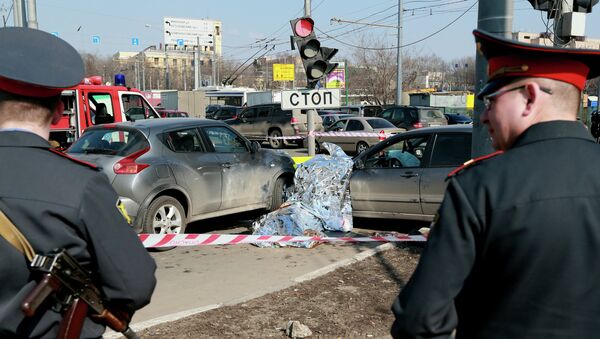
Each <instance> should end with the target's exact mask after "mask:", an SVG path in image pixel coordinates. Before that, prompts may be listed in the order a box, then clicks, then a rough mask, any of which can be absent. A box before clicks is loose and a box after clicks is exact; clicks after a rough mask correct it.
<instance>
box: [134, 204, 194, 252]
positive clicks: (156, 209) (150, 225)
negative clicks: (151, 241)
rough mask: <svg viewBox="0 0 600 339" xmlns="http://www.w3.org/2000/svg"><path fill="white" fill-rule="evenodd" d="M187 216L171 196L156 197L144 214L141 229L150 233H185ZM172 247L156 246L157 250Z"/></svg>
mask: <svg viewBox="0 0 600 339" xmlns="http://www.w3.org/2000/svg"><path fill="white" fill-rule="evenodd" d="M186 226H187V218H186V216H185V210H184V209H183V206H181V203H179V201H178V200H177V199H175V198H173V197H170V196H166V195H165V196H161V197H158V198H156V200H154V201H153V202H152V203H151V204H150V206H148V209H147V210H146V213H145V214H144V218H143V219H142V230H143V231H144V232H145V233H150V234H172V233H175V234H180V233H185V228H186ZM172 248H173V247H160V248H156V249H155V250H157V251H166V250H170V249H172Z"/></svg>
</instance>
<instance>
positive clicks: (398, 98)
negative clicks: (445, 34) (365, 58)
mask: <svg viewBox="0 0 600 339" xmlns="http://www.w3.org/2000/svg"><path fill="white" fill-rule="evenodd" d="M396 105H402V0H398V47H397V50H396Z"/></svg>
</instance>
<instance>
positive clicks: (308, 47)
mask: <svg viewBox="0 0 600 339" xmlns="http://www.w3.org/2000/svg"><path fill="white" fill-rule="evenodd" d="M290 24H291V25H292V32H293V33H294V35H293V36H292V39H293V41H294V42H295V43H296V46H297V47H298V51H299V52H300V58H301V59H302V64H303V65H304V71H305V72H306V78H307V87H308V88H315V86H316V84H317V82H318V81H319V79H321V78H322V77H324V76H325V75H327V74H329V73H331V71H333V70H334V69H335V68H336V67H337V65H338V64H337V63H332V62H331V61H330V60H331V58H333V56H334V55H335V54H336V53H337V51H338V50H337V49H336V48H329V47H321V43H320V42H319V40H318V39H317V36H316V35H315V32H314V26H315V23H314V21H313V20H312V19H311V18H309V17H302V18H298V19H294V20H290ZM292 47H293V45H292Z"/></svg>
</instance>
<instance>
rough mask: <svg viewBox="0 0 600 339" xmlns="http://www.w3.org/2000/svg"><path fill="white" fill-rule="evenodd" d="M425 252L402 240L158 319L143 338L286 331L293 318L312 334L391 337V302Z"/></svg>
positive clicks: (248, 335)
mask: <svg viewBox="0 0 600 339" xmlns="http://www.w3.org/2000/svg"><path fill="white" fill-rule="evenodd" d="M420 252H421V249H420V246H419V245H410V244H406V245H404V244H403V245H399V246H398V247H395V248H393V249H390V250H387V251H383V252H380V253H377V254H375V255H374V256H372V257H369V258H367V259H365V260H363V261H359V262H357V263H354V264H352V265H349V266H345V267H342V268H339V269H337V270H335V271H333V272H331V273H328V274H326V275H324V276H321V277H318V278H316V279H313V280H310V281H306V282H302V283H299V284H297V285H294V286H292V287H290V288H287V289H284V290H281V291H278V292H274V293H270V294H267V295H265V296H262V297H259V298H256V299H252V300H250V301H247V302H245V303H242V304H238V305H233V306H224V307H221V308H218V309H214V310H211V311H207V312H203V313H200V314H196V315H193V316H190V317H187V318H184V319H181V320H178V321H174V322H170V323H165V324H161V325H157V326H154V327H151V328H148V329H146V330H143V331H140V332H139V333H138V334H139V335H140V337H141V338H234V337H242V338H267V337H286V335H285V332H284V330H283V329H284V328H285V326H286V324H287V322H288V321H290V320H296V321H299V322H300V323H302V324H304V325H306V326H308V328H310V330H311V331H312V336H311V338H378V337H385V336H387V335H388V333H389V328H390V326H391V324H392V321H393V315H392V313H391V311H390V306H391V304H392V302H393V300H394V298H395V297H396V296H397V294H398V292H399V290H400V289H401V288H402V287H403V286H404V285H405V283H406V282H407V281H408V279H409V277H410V275H411V274H412V272H413V270H414V268H415V266H416V264H417V262H418V260H419V254H420Z"/></svg>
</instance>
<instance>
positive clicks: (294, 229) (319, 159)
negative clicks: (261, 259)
mask: <svg viewBox="0 0 600 339" xmlns="http://www.w3.org/2000/svg"><path fill="white" fill-rule="evenodd" d="M322 146H323V148H325V149H326V150H327V151H328V152H329V154H330V155H323V154H320V155H316V156H314V157H313V158H311V159H310V160H308V161H306V162H304V163H301V164H299V165H298V168H297V169H296V174H295V175H294V189H293V192H292V193H291V195H290V196H289V198H288V199H287V201H286V202H285V203H284V204H283V205H282V206H281V207H280V208H279V209H278V210H275V211H273V212H271V213H269V214H267V215H264V216H262V217H261V218H260V219H258V220H257V221H255V222H254V223H253V225H252V229H253V234H255V235H291V236H324V233H323V231H324V230H329V231H343V232H349V231H351V230H352V206H351V202H350V193H349V183H350V175H351V174H352V167H353V164H354V163H353V161H352V158H350V157H349V156H348V155H346V153H344V151H342V149H341V148H340V147H339V146H337V145H335V144H331V143H327V142H325V143H323V145H322ZM316 244H317V242H315V241H305V242H297V243H286V244H277V243H274V244H260V245H258V246H261V247H278V246H286V245H287V246H296V247H307V248H311V247H314V246H315V245H316Z"/></svg>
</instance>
